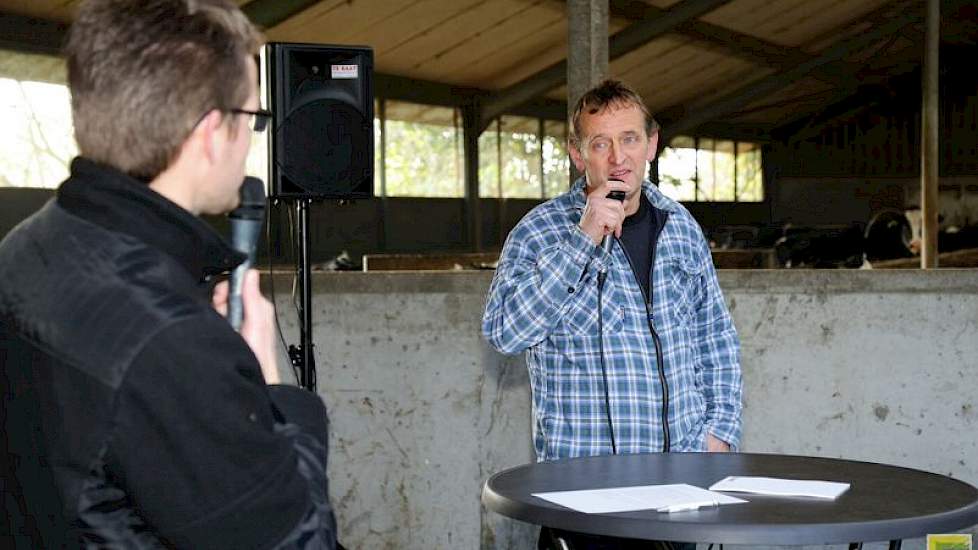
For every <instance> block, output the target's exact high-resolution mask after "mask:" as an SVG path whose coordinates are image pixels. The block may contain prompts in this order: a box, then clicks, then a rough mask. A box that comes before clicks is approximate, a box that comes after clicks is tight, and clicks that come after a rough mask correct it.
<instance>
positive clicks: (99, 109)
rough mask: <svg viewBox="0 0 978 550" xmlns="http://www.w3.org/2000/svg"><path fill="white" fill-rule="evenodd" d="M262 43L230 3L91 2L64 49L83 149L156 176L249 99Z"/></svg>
mask: <svg viewBox="0 0 978 550" xmlns="http://www.w3.org/2000/svg"><path fill="white" fill-rule="evenodd" d="M261 42H262V38H261V35H260V33H259V32H258V31H257V30H256V29H255V28H254V26H252V24H251V22H249V21H248V18H247V17H245V15H244V14H243V13H241V10H239V9H238V7H237V6H236V5H235V4H234V3H233V2H231V1H229V0H89V1H87V2H85V3H83V4H82V6H81V7H80V8H79V10H78V15H77V18H76V19H75V22H74V23H73V24H72V26H71V29H70V31H69V34H68V42H67V45H66V47H65V54H66V57H67V59H68V86H69V88H70V89H71V110H72V118H73V119H74V125H75V140H76V141H77V142H78V149H79V151H80V152H81V154H82V155H83V156H85V157H87V158H89V159H91V160H94V161H97V162H101V163H103V164H107V165H109V166H113V167H115V168H117V169H119V170H121V171H123V172H126V173H128V174H131V175H133V176H135V177H137V178H140V179H144V180H151V179H153V178H155V177H156V176H157V175H158V174H159V173H160V172H162V171H163V170H165V169H166V168H167V166H169V165H170V163H171V162H172V161H173V159H174V158H175V157H176V155H177V153H178V152H179V150H180V145H181V144H182V143H183V141H184V140H185V139H186V138H187V136H188V135H189V134H190V132H191V130H192V129H193V128H194V126H195V125H196V124H197V123H198V122H199V121H200V119H201V117H203V116H204V115H205V114H206V113H207V112H209V111H210V110H212V109H217V110H221V111H227V110H229V109H234V108H241V106H242V105H243V103H244V102H245V101H247V99H248V94H249V92H250V91H251V87H250V86H251V82H249V79H248V76H247V75H248V70H247V67H248V66H247V64H248V63H250V60H249V59H250V57H251V56H253V55H255V54H256V53H257V52H258V48H259V47H260V46H261Z"/></svg>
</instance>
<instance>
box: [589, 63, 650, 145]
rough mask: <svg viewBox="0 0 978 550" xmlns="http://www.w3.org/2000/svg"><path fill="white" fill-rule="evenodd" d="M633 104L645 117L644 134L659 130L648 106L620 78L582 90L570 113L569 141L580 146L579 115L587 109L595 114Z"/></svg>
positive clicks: (648, 134)
mask: <svg viewBox="0 0 978 550" xmlns="http://www.w3.org/2000/svg"><path fill="white" fill-rule="evenodd" d="M630 105H634V106H636V107H638V108H639V109H641V111H642V115H643V116H644V117H645V135H646V136H651V135H653V134H654V133H656V132H658V131H659V123H658V122H656V121H655V119H654V118H653V117H652V113H650V112H649V108H648V107H646V106H645V102H644V101H642V97H641V96H639V95H638V92H636V91H635V90H633V89H631V88H629V87H628V86H627V85H626V84H625V83H624V82H622V81H620V80H614V79H610V78H609V79H607V80H605V81H604V82H602V83H601V84H598V85H597V86H595V87H593V88H591V89H590V90H588V91H586V92H584V95H582V96H581V98H580V99H578V100H577V104H576V105H575V106H574V114H573V115H571V127H570V142H571V145H572V146H574V147H577V149H578V150H580V148H581V142H580V140H581V138H582V137H584V136H582V135H581V132H582V130H581V115H582V114H583V113H584V112H585V111H587V113H588V114H591V115H593V114H597V113H600V112H601V111H604V110H605V109H607V108H608V107H616V108H617V107H628V106H630Z"/></svg>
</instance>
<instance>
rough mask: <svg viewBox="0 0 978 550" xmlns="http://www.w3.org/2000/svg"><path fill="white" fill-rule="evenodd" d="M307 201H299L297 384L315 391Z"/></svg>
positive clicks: (308, 201) (309, 201)
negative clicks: (298, 347) (299, 305)
mask: <svg viewBox="0 0 978 550" xmlns="http://www.w3.org/2000/svg"><path fill="white" fill-rule="evenodd" d="M311 202H312V201H311V200H309V199H299V201H298V209H299V275H300V276H299V280H300V286H301V288H300V294H301V300H302V326H301V327H300V333H301V337H300V349H299V351H300V354H301V361H302V364H301V370H300V373H299V383H300V384H301V385H302V387H303V388H306V389H307V390H310V391H313V392H315V391H316V358H315V356H314V355H313V343H312V274H311V273H310V271H311V268H310V259H309V249H310V243H311V242H312V238H311V235H310V234H309V205H310V203H311Z"/></svg>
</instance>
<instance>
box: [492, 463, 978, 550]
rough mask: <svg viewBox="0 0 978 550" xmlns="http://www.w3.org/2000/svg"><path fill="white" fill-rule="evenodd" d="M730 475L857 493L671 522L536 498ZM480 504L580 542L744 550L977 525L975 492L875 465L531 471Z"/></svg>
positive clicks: (505, 482) (753, 505) (602, 466)
mask: <svg viewBox="0 0 978 550" xmlns="http://www.w3.org/2000/svg"><path fill="white" fill-rule="evenodd" d="M731 475H739V476H763V477H777V478H788V479H813V480H823V481H841V482H847V483H850V484H851V486H850V488H849V490H848V491H846V492H845V493H843V494H842V495H841V496H840V497H838V498H837V499H836V500H832V501H826V500H822V499H814V498H798V497H774V496H761V495H753V494H746V493H728V494H730V495H732V496H736V497H738V498H743V499H745V500H747V501H749V502H748V503H746V504H728V505H722V506H718V507H713V508H703V509H700V510H697V511H690V512H676V513H672V514H669V513H661V512H656V511H655V510H643V511H637V512H620V513H612V514H584V513H580V512H576V511H574V510H571V509H569V508H564V507H563V506H560V505H558V504H554V503H551V502H548V501H545V500H543V499H540V498H537V497H534V496H531V493H544V492H549V491H574V490H583V489H606V488H611V487H628V486H634V485H660V484H671V483H688V484H690V485H695V486H697V487H703V488H708V487H709V486H710V485H712V484H713V483H715V482H717V481H719V480H721V479H723V478H725V477H727V476H731ZM482 502H483V503H484V504H485V505H486V507H487V508H489V509H490V510H493V511H495V512H498V513H500V514H502V515H504V516H509V517H511V518H514V519H518V520H522V521H525V522H528V523H534V524H537V525H544V526H547V527H554V528H558V529H566V530H570V531H577V532H582V533H591V534H596V535H612V536H618V537H628V538H636V539H647V540H675V541H687V542H713V543H726V544H747V545H750V544H765V545H767V544H770V545H802V544H839V543H855V542H864V541H886V540H889V541H899V540H901V539H905V538H913V537H920V536H924V535H927V534H931V533H948V532H953V531H957V530H959V529H963V528H966V527H970V526H972V525H975V524H978V489H975V488H974V487H972V486H971V485H968V484H967V483H964V482H962V481H958V480H955V479H952V478H950V477H946V476H942V475H937V474H932V473H928V472H923V471H920V470H912V469H909V468H899V467H896V466H887V465H883V464H873V463H869V462H855V461H851V460H838V459H831V458H815V457H806V456H786V455H767V454H743V453H667V454H658V453H656V454H642V455H619V456H600V457H588V458H575V459H569V460H562V461H557V462H544V463H538V464H528V465H525V466H519V467H517V468H512V469H510V470H506V471H504V472H500V473H498V474H496V475H494V476H492V477H491V478H489V480H488V481H487V482H486V484H485V486H484V487H483V490H482ZM891 547H899V543H898V542H893V543H891Z"/></svg>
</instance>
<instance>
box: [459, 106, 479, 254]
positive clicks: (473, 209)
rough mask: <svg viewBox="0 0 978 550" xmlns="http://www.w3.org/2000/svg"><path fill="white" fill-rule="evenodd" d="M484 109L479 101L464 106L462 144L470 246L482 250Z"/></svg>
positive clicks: (467, 230) (464, 223)
mask: <svg viewBox="0 0 978 550" xmlns="http://www.w3.org/2000/svg"><path fill="white" fill-rule="evenodd" d="M481 113H482V109H481V107H480V106H479V105H478V103H475V102H473V103H472V104H470V105H465V106H464V107H462V131H463V132H464V135H463V136H462V146H463V149H464V151H465V216H464V218H463V220H464V222H463V225H465V228H464V229H463V230H464V231H465V232H466V236H467V237H468V239H467V240H468V245H469V248H470V249H471V250H473V251H475V252H479V251H481V250H482V211H481V209H480V204H479V134H481V133H482V128H481V127H480V117H481Z"/></svg>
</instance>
